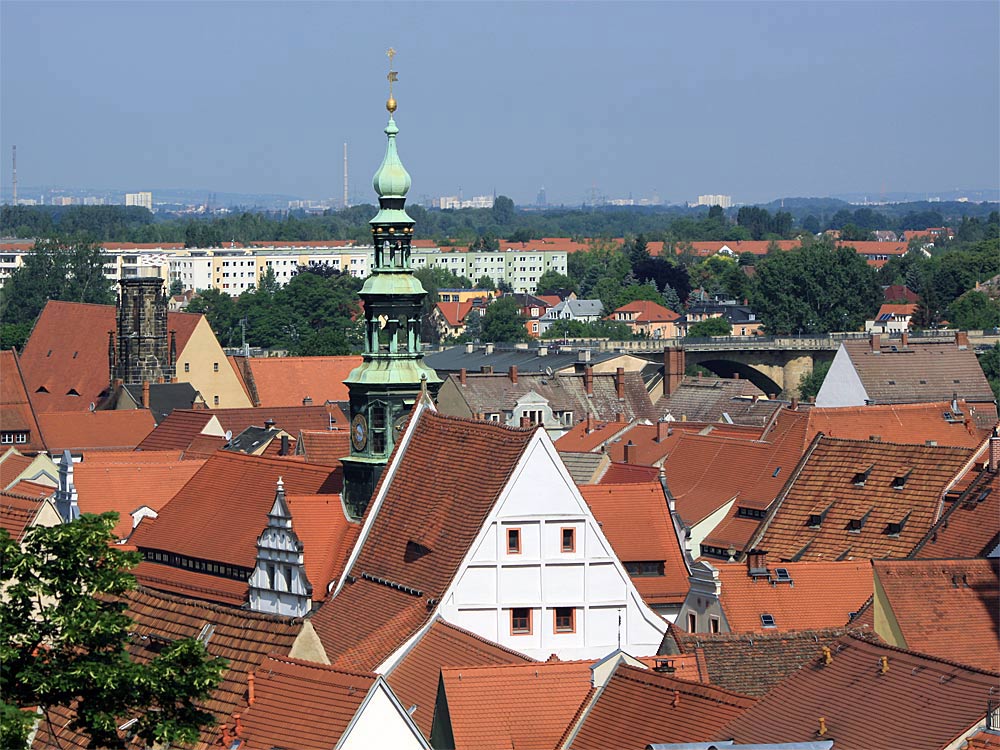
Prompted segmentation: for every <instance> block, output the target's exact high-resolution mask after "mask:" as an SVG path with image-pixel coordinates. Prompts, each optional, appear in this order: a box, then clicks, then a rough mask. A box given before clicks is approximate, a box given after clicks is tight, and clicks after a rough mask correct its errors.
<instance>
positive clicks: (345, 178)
mask: <svg viewBox="0 0 1000 750" xmlns="http://www.w3.org/2000/svg"><path fill="white" fill-rule="evenodd" d="M347 204H348V200H347V142H346V141H345V142H344V208H347Z"/></svg>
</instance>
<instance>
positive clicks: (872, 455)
mask: <svg viewBox="0 0 1000 750" xmlns="http://www.w3.org/2000/svg"><path fill="white" fill-rule="evenodd" d="M974 453H975V451H973V450H969V449H966V448H943V447H938V446H924V445H898V444H895V443H882V442H870V441H858V440H838V439H836V438H827V437H823V436H820V437H818V438H817V439H816V440H815V441H814V442H813V444H812V446H811V447H810V449H809V450H808V451H807V453H806V456H805V457H804V458H803V463H802V464H801V465H800V466H799V467H798V469H797V472H798V473H797V474H796V475H795V476H794V480H793V481H792V482H791V483H790V484H789V485H788V486H786V488H785V489H784V490H783V491H782V494H781V496H780V497H779V498H778V500H777V501H776V502H775V503H774V505H773V506H772V508H771V510H770V511H769V514H768V517H767V518H766V519H765V520H764V522H763V524H762V526H761V531H759V532H758V534H757V536H756V537H755V540H754V541H753V542H752V543H753V545H754V546H755V547H758V548H760V549H763V550H767V551H768V552H769V553H770V560H771V561H772V562H775V561H778V560H800V559H801V560H804V561H805V560H827V561H830V560H839V559H846V560H857V559H868V558H871V557H876V558H883V557H905V556H906V555H908V554H909V553H910V551H911V550H912V549H913V548H914V547H915V546H916V544H917V542H918V541H920V539H921V538H922V537H923V536H924V534H925V533H926V532H927V530H928V529H929V528H930V527H931V525H932V524H933V523H934V522H935V521H936V520H937V518H938V515H939V513H940V508H941V500H942V497H943V496H944V493H945V491H946V490H947V489H949V487H950V485H951V484H952V482H954V481H955V480H956V479H957V478H958V477H960V476H961V475H962V474H964V473H965V471H964V467H965V466H966V464H967V463H968V462H969V461H970V460H971V458H972V456H973V455H974ZM894 485H895V486H894ZM852 522H853V523H854V524H855V525H859V526H860V528H859V529H857V530H852V529H851V528H849V527H850V524H851V523H852ZM891 524H895V526H892V525H891Z"/></svg>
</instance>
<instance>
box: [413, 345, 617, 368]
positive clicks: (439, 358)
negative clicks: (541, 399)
mask: <svg viewBox="0 0 1000 750" xmlns="http://www.w3.org/2000/svg"><path fill="white" fill-rule="evenodd" d="M467 348H468V347H467V346H466V345H464V344H461V345H459V346H453V347H451V348H450V349H444V350H442V351H439V352H433V353H428V354H425V355H424V363H425V364H426V365H427V366H428V367H432V368H434V369H435V370H437V371H438V372H441V373H445V372H458V371H459V370H461V369H462V368H465V369H466V370H467V371H468V372H480V371H481V370H482V368H483V367H492V368H493V371H494V372H507V371H508V370H510V366H511V365H515V366H516V367H517V369H518V371H519V372H538V373H541V372H545V368H546V367H551V368H552V370H553V371H555V372H558V371H559V370H565V369H567V368H569V367H573V366H574V365H575V364H576V363H577V362H578V361H579V353H578V352H577V351H576V350H565V349H560V350H556V348H555V347H549V348H548V353H547V354H546V355H545V356H540V355H539V353H538V352H539V348H540V347H535V348H531V349H516V348H513V347H510V346H500V345H497V346H495V347H494V348H493V351H492V353H489V354H487V349H486V347H485V346H482V345H478V346H475V347H474V348H473V350H472V352H471V353H470V352H468V351H467ZM620 356H621V354H619V353H618V352H596V351H595V352H593V353H592V354H591V359H590V364H592V365H595V364H598V363H599V362H606V361H608V360H610V359H614V358H616V357H620ZM581 364H582V363H581Z"/></svg>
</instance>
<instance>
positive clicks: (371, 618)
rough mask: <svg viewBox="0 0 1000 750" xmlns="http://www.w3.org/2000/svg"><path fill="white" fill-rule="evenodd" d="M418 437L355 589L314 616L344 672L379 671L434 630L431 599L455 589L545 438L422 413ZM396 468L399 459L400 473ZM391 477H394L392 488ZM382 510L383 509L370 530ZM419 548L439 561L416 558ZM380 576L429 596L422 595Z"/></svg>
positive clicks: (347, 588)
mask: <svg viewBox="0 0 1000 750" xmlns="http://www.w3.org/2000/svg"><path fill="white" fill-rule="evenodd" d="M412 429H413V433H412V436H411V439H410V441H409V443H408V444H407V446H406V450H405V451H403V452H402V453H401V454H400V455H399V459H398V461H399V462H398V466H397V467H396V470H395V474H394V476H393V477H392V479H391V482H389V484H387V485H386V487H385V497H384V500H383V502H382V504H381V506H379V507H380V509H379V510H378V512H377V514H376V515H375V517H374V518H373V519H372V520H371V528H370V530H369V532H368V535H367V537H366V538H365V539H363V540H362V542H361V543H362V547H361V549H360V552H359V554H358V557H357V560H356V561H355V562H354V564H353V567H352V568H351V569H350V570H349V571H347V573H349V575H350V577H349V578H348V579H347V581H348V582H347V583H346V584H345V585H344V587H343V588H342V589H341V591H340V592H339V593H338V594H337V596H336V597H335V598H333V599H331V600H329V601H327V602H326V603H325V604H324V605H323V606H322V607H320V609H319V611H318V612H316V613H315V614H314V615H313V616H312V623H313V625H314V627H315V628H316V632H317V633H318V634H319V636H320V638H321V640H322V643H323V646H324V648H325V649H326V653H327V656H328V658H329V659H330V661H331V663H332V664H334V665H335V666H340V667H343V668H348V669H360V670H371V669H373V668H374V667H375V666H376V665H378V664H379V663H380V662H381V661H382V660H384V659H385V658H386V657H387V656H388V655H389V654H390V653H391V652H392V651H394V650H395V649H396V648H397V647H398V646H399V645H401V644H402V643H403V642H404V641H406V639H407V638H409V637H410V635H411V634H412V633H413V632H415V631H416V630H417V628H419V627H420V626H421V625H423V624H424V623H425V622H427V619H428V617H429V616H430V614H431V609H429V608H428V606H427V602H426V600H427V599H434V598H440V597H441V596H442V595H443V594H444V592H445V591H446V590H447V588H448V586H449V585H451V582H452V579H453V578H454V576H455V574H456V572H457V571H458V567H459V565H460V563H461V561H462V559H463V558H464V557H465V555H466V553H467V551H468V548H469V545H470V544H472V542H473V540H474V539H475V537H476V535H477V534H478V533H479V529H480V528H481V527H482V524H483V522H484V521H485V519H486V516H487V515H488V514H489V512H490V511H491V510H492V508H493V505H494V503H495V502H496V500H497V497H498V496H499V494H500V491H501V490H502V489H503V487H504V486H505V485H506V484H507V481H508V479H509V477H510V476H511V473H512V472H513V470H514V467H515V466H516V465H517V462H518V460H519V459H520V457H521V454H522V453H523V451H524V449H525V448H526V447H527V445H528V442H529V441H530V440H531V439H532V436H533V434H534V432H535V430H534V429H528V428H524V429H522V428H515V427H505V426H502V425H495V424H489V423H485V422H477V421H473V420H466V419H458V418H455V417H447V416H443V415H441V414H438V413H437V412H434V411H431V410H422V411H420V412H419V422H418V423H417V424H416V425H415V426H414V427H413V428H412ZM400 445H403V443H400ZM398 451H399V448H398V447H397V452H398ZM483 456H489V457H490V460H489V461H484V460H482V457H483ZM395 460H396V456H395V454H394V456H393V458H392V459H391V460H390V466H392V462H393V461H395ZM428 466H447V467H448V471H446V472H438V473H437V474H435V475H434V476H433V481H431V477H430V475H428V473H427V467H428ZM388 476H389V471H388V470H387V471H386V472H385V473H383V475H382V483H383V484H384V483H386V482H387V481H388V480H387V477H388ZM379 491H381V488H380V490H377V491H376V496H377V495H378V492H379ZM375 507H377V506H376V503H375V502H374V501H373V502H372V503H371V504H370V505H369V509H368V515H366V517H365V522H367V521H368V516H370V515H371V513H372V512H373V509H374V508H375ZM411 542H414V543H417V544H419V545H421V546H422V547H426V548H428V549H430V553H428V554H423V555H419V556H416V557H414V556H413V555H412V554H408V553H407V547H408V545H410V543H411ZM372 577H374V578H378V579H383V580H387V581H392V582H394V583H396V584H399V585H402V586H406V587H408V588H410V589H411V590H415V591H419V592H420V596H415V595H412V594H409V593H406V592H404V591H401V590H399V589H396V588H391V587H389V586H386V585H383V584H381V583H377V582H376V581H373V580H371V578H372Z"/></svg>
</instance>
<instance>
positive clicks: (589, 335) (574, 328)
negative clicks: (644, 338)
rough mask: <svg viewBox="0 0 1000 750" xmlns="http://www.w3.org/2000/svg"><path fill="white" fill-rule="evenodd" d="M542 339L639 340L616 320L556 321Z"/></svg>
mask: <svg viewBox="0 0 1000 750" xmlns="http://www.w3.org/2000/svg"><path fill="white" fill-rule="evenodd" d="M542 338H543V339H610V340H612V341H630V340H632V339H637V338H641V337H640V336H637V335H635V334H634V333H633V332H632V329H631V328H629V327H628V325H626V324H625V323H622V322H620V321H616V320H595V321H592V322H584V321H581V320H557V321H555V322H554V323H553V324H552V325H550V326H549V327H548V328H547V329H545V333H544V334H542Z"/></svg>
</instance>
